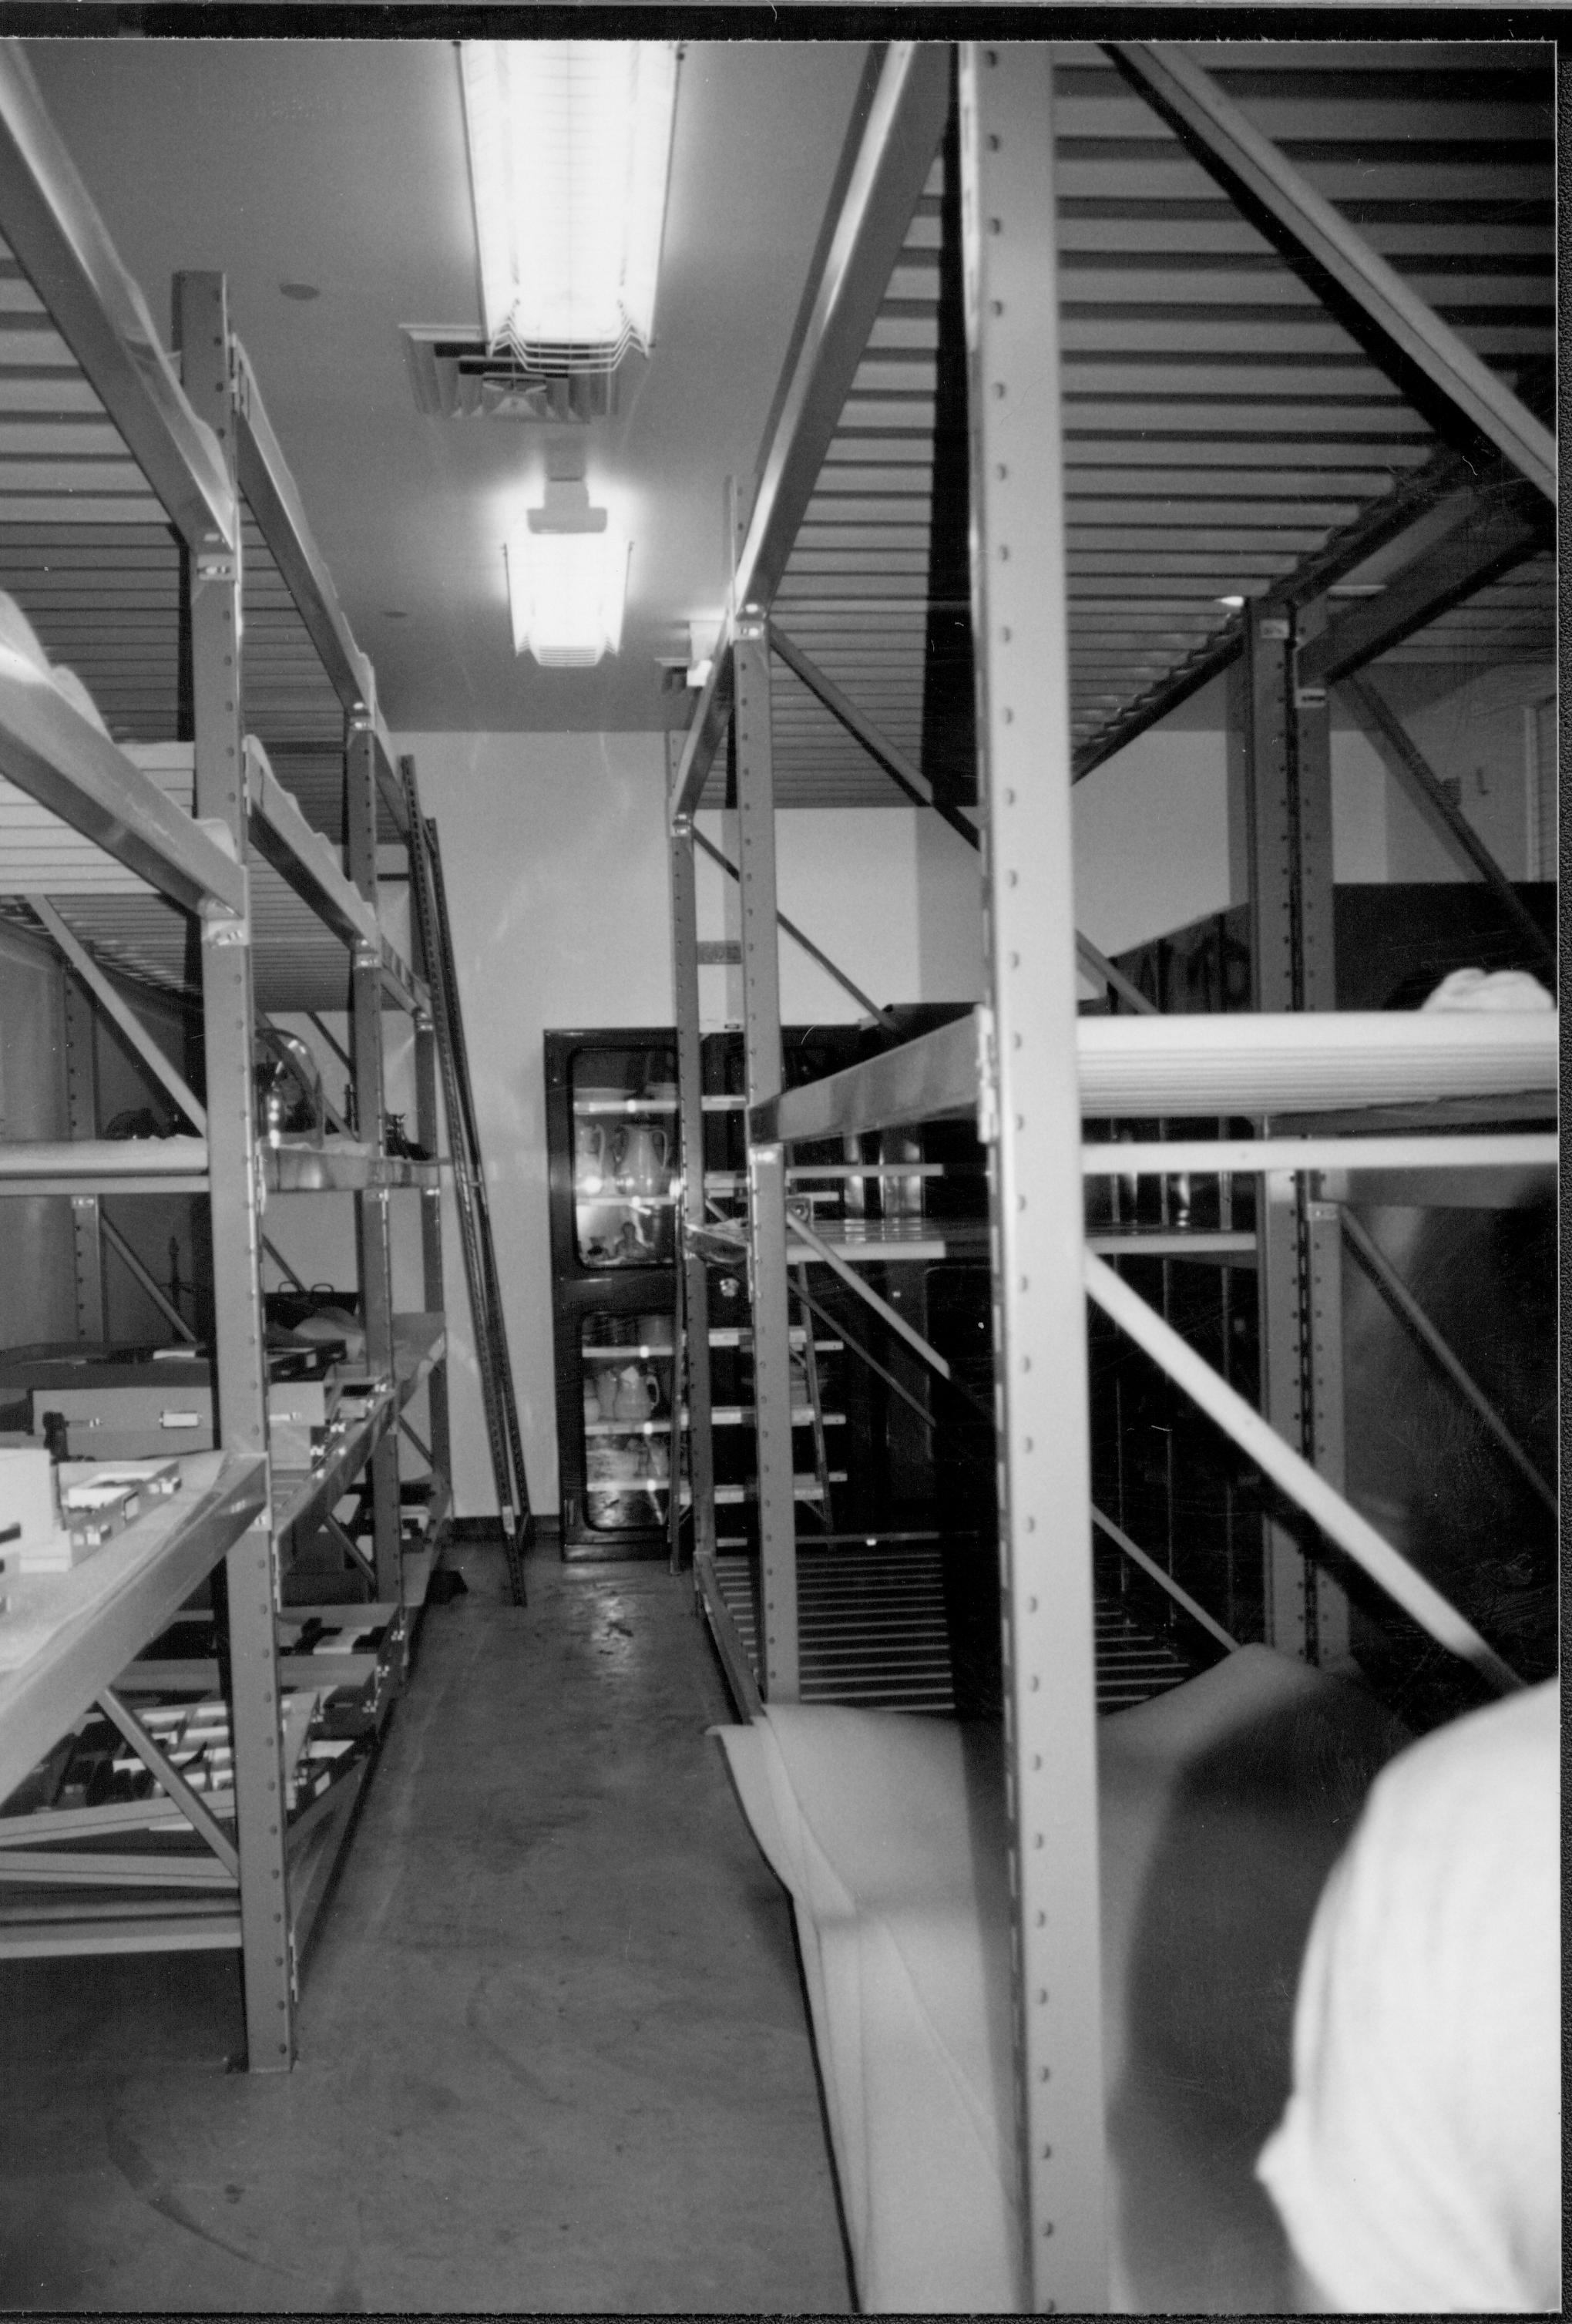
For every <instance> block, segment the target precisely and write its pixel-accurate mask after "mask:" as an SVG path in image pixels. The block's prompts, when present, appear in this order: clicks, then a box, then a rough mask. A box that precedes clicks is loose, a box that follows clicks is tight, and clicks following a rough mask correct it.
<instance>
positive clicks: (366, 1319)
mask: <svg viewBox="0 0 1572 2324" xmlns="http://www.w3.org/2000/svg"><path fill="white" fill-rule="evenodd" d="M376 740H377V738H376V720H375V716H374V713H373V708H372V704H371V703H369V702H363V703H362V704H360V705H358V707H357V708H355V709H354V710H352V711H351V712H350V713H349V715H348V717H347V719H346V720H345V745H344V841H345V868H346V869H347V871H348V872H349V876H350V878H351V879H352V880H353V881H354V884H355V886H356V887H357V888H358V889H359V890H360V892H361V894H362V895H363V897H364V898H365V899H366V902H367V903H368V904H369V905H370V906H371V908H372V912H373V913H374V912H375V910H376V908H377V755H376ZM349 1054H350V1062H351V1065H352V1067H353V1070H354V1119H355V1128H356V1131H357V1133H358V1135H359V1136H360V1138H361V1139H363V1141H364V1143H366V1144H367V1145H369V1146H370V1147H371V1148H372V1152H373V1154H376V1155H379V1156H380V1155H381V1154H382V1148H383V1139H382V1112H383V1105H382V959H381V956H380V954H379V952H378V950H377V948H376V946H374V945H369V944H365V945H356V946H355V948H354V967H353V968H352V970H351V972H350V1017H349ZM354 1210H355V1242H356V1248H357V1251H358V1255H359V1259H360V1296H361V1322H362V1323H363V1325H364V1327H365V1335H366V1363H367V1365H368V1367H369V1369H371V1370H372V1371H373V1372H382V1373H384V1374H385V1375H386V1376H387V1378H388V1379H389V1380H390V1381H391V1379H392V1378H393V1268H392V1236H391V1231H390V1219H389V1192H388V1188H387V1187H386V1185H370V1186H367V1187H365V1188H364V1189H363V1191H362V1192H361V1193H358V1194H356V1195H355V1198H354ZM370 1477H371V1489H372V1550H373V1559H374V1563H375V1566H376V1575H377V1597H378V1599H379V1600H381V1601H382V1603H383V1604H398V1603H399V1602H400V1600H402V1598H403V1594H404V1590H403V1555H402V1549H401V1545H400V1519H399V1439H398V1432H397V1431H396V1430H395V1429H391V1428H390V1429H389V1430H388V1432H387V1434H385V1435H384V1436H383V1437H382V1439H381V1441H380V1443H378V1445H377V1448H376V1450H375V1452H373V1453H372V1458H371V1468H370Z"/></svg>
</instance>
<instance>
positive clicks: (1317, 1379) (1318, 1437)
mask: <svg viewBox="0 0 1572 2324" xmlns="http://www.w3.org/2000/svg"><path fill="white" fill-rule="evenodd" d="M1323 618H1324V615H1323V612H1322V609H1321V608H1320V607H1319V606H1318V607H1316V608H1314V609H1312V610H1310V611H1309V612H1307V613H1301V616H1300V624H1299V626H1300V632H1301V634H1300V636H1299V637H1298V638H1297V639H1296V636H1295V624H1294V622H1293V621H1292V618H1291V616H1290V614H1289V613H1288V611H1287V609H1286V608H1285V607H1284V606H1283V605H1282V604H1280V603H1278V602H1277V601H1275V600H1273V599H1272V598H1266V599H1264V600H1263V601H1261V603H1260V604H1259V605H1256V606H1252V607H1251V608H1250V609H1249V613H1248V619H1247V625H1246V679H1245V697H1246V699H1245V719H1246V724H1245V735H1244V742H1245V752H1244V761H1245V781H1246V811H1247V827H1248V832H1249V871H1250V939H1251V959H1252V977H1253V991H1252V1000H1253V1003H1254V1006H1255V1008H1256V1009H1257V1010H1303V1009H1331V1008H1334V1007H1335V1006H1336V999H1337V996H1336V991H1335V988H1334V982H1333V977H1334V966H1335V964H1334V959H1333V942H1332V818H1331V737H1330V732H1329V726H1330V721H1329V717H1328V708H1327V696H1326V689H1325V687H1320V686H1308V687H1301V686H1300V685H1299V684H1298V681H1297V675H1296V669H1295V656H1296V647H1297V645H1298V644H1300V643H1304V642H1309V641H1310V638H1311V637H1313V636H1314V635H1315V634H1317V633H1318V632H1319V627H1320V624H1321V621H1322V619H1323ZM1259 1241H1260V1267H1259V1299H1260V1320H1261V1330H1260V1344H1261V1409H1262V1411H1263V1413H1264V1415H1265V1416H1266V1418H1267V1419H1268V1420H1270V1421H1271V1423H1272V1425H1273V1428H1275V1429H1276V1430H1277V1432H1278V1434H1280V1435H1281V1436H1282V1437H1283V1438H1284V1439H1285V1440H1286V1442H1287V1443H1290V1444H1292V1446H1293V1448H1294V1450H1295V1452H1302V1453H1303V1454H1304V1455H1305V1457H1306V1458H1307V1459H1313V1460H1315V1461H1316V1462H1317V1464H1318V1466H1323V1464H1324V1467H1323V1473H1325V1474H1326V1475H1327V1476H1328V1480H1330V1481H1331V1482H1332V1483H1334V1484H1340V1482H1341V1473H1342V1465H1343V1462H1342V1433H1343V1419H1342V1298H1341V1267H1342V1254H1341V1236H1340V1230H1339V1227H1338V1219H1337V1213H1336V1211H1335V1209H1334V1208H1333V1207H1332V1206H1330V1205H1326V1204H1317V1203H1311V1202H1310V1201H1309V1199H1308V1197H1307V1195H1306V1194H1305V1192H1304V1190H1303V1189H1302V1187H1301V1182H1300V1180H1299V1179H1298V1178H1297V1177H1296V1176H1294V1175H1293V1174H1292V1173H1291V1172H1288V1171H1269V1172H1267V1173H1265V1174H1264V1176H1263V1179H1262V1209H1261V1218H1260V1225H1259ZM1263 1553H1264V1562H1265V1571H1264V1590H1263V1599H1264V1609H1265V1625H1266V1637H1267V1642H1268V1644H1270V1645H1272V1646H1276V1647H1277V1648H1278V1649H1279V1650H1280V1651H1281V1652H1282V1653H1284V1654H1291V1655H1300V1656H1301V1657H1302V1658H1303V1659H1304V1660H1306V1661H1308V1662H1318V1661H1324V1660H1329V1659H1331V1658H1332V1657H1333V1656H1335V1655H1337V1654H1338V1653H1340V1652H1342V1651H1343V1650H1344V1649H1345V1648H1346V1646H1347V1603H1346V1601H1345V1600H1344V1599H1343V1594H1342V1591H1340V1589H1339V1588H1338V1585H1337V1584H1336V1583H1334V1582H1332V1581H1331V1580H1330V1579H1329V1577H1328V1576H1325V1575H1323V1574H1321V1573H1319V1572H1318V1570H1317V1568H1316V1567H1315V1565H1314V1564H1313V1563H1312V1562H1311V1560H1310V1558H1309V1557H1308V1556H1307V1555H1306V1554H1305V1552H1304V1551H1303V1549H1302V1548H1301V1545H1300V1543H1299V1540H1298V1539H1297V1537H1296V1536H1295V1535H1294V1534H1293V1533H1292V1532H1291V1531H1290V1530H1289V1529H1288V1528H1287V1527H1286V1526H1282V1525H1279V1524H1278V1523H1277V1522H1276V1521H1275V1520H1274V1519H1273V1518H1270V1517H1269V1518H1267V1520H1266V1521H1265V1525H1264V1536H1263ZM1323 1616H1324V1618H1325V1619H1324V1626H1323V1619H1322V1618H1323ZM1323 1629H1324V1634H1323Z"/></svg>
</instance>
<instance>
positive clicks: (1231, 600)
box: [1218, 597, 1245, 613]
mask: <svg viewBox="0 0 1572 2324" xmlns="http://www.w3.org/2000/svg"><path fill="white" fill-rule="evenodd" d="M1244 603H1245V600H1244V599H1243V597H1219V598H1218V604H1219V605H1227V608H1228V610H1229V612H1230V613H1238V612H1239V611H1240V609H1241V607H1242V606H1243V604H1244Z"/></svg>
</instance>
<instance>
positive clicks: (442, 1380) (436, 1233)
mask: <svg viewBox="0 0 1572 2324" xmlns="http://www.w3.org/2000/svg"><path fill="white" fill-rule="evenodd" d="M408 846H409V858H410V862H409V877H410V880H411V881H413V880H414V879H415V876H416V867H415V862H414V855H415V841H414V838H413V836H412V835H409V837H408ZM409 933H410V936H411V938H412V941H413V947H414V954H415V969H416V973H417V974H418V976H419V977H420V978H421V979H422V980H423V982H424V983H425V985H426V989H427V991H428V992H429V991H432V990H433V989H434V988H433V983H432V970H431V964H430V962H429V961H428V960H427V957H426V945H425V927H424V921H423V918H422V916H421V914H420V913H418V912H417V911H414V910H411V912H410V914H409ZM415 1142H416V1144H417V1145H418V1146H419V1147H421V1148H424V1150H425V1151H426V1152H427V1154H440V1153H441V1152H442V1150H443V1148H442V1116H441V1113H440V1111H438V1107H437V1028H436V1026H435V1024H434V1023H433V1021H432V1019H430V1018H429V1017H428V1016H427V1015H425V1014H421V1015H420V1016H418V1017H417V1018H416V1019H415ZM420 1284H421V1290H420V1298H421V1305H422V1306H423V1307H424V1308H425V1311H426V1313H427V1314H428V1315H442V1314H446V1295H445V1291H444V1286H443V1280H442V1188H441V1186H440V1185H436V1186H427V1187H423V1188H422V1190H421V1194H420ZM426 1399H427V1401H426V1409H427V1417H428V1423H429V1434H430V1438H431V1450H430V1454H429V1460H428V1465H429V1467H430V1469H431V1473H432V1479H433V1482H432V1491H433V1493H434V1494H435V1493H436V1491H437V1482H436V1480H437V1479H438V1478H440V1479H441V1480H442V1483H443V1484H444V1485H446V1487H447V1489H448V1491H449V1494H450V1495H451V1492H452V1488H453V1440H452V1422H451V1419H450V1416H449V1413H448V1404H447V1359H446V1356H443V1357H442V1358H441V1360H439V1361H438V1362H437V1363H435V1364H433V1365H432V1367H431V1372H430V1377H429V1379H427V1388H426Z"/></svg>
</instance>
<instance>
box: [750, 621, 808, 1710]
mask: <svg viewBox="0 0 1572 2324" xmlns="http://www.w3.org/2000/svg"><path fill="white" fill-rule="evenodd" d="M736 637H737V644H736V652H735V673H736V688H737V707H736V714H735V715H736V721H737V810H738V811H737V822H738V832H739V847H738V855H739V859H740V870H741V873H742V1023H743V1046H744V1053H745V1056H746V1081H747V1096H748V1102H749V1106H755V1105H760V1104H762V1103H763V1102H765V1101H766V1100H767V1099H768V1098H774V1097H778V1096H779V1095H780V1089H781V1044H780V941H779V937H778V935H777V927H776V889H775V767H774V758H773V752H772V747H771V733H770V714H769V642H768V633H767V630H766V625H765V622H764V620H763V618H762V616H761V615H751V616H750V615H749V614H747V613H744V615H743V617H742V618H741V619H740V621H739V623H738V627H737V632H736ZM748 1236H749V1273H750V1276H751V1289H752V1294H753V1406H754V1430H755V1434H756V1436H757V1440H758V1575H757V1580H756V1589H757V1601H758V1602H757V1605H756V1608H755V1613H756V1617H757V1629H756V1635H757V1637H758V1642H759V1665H760V1668H759V1684H760V1691H761V1692H762V1693H763V1695H764V1697H765V1700H766V1701H772V1702H795V1701H796V1700H797V1696H798V1693H799V1691H800V1686H801V1674H800V1668H799V1659H798V1651H799V1650H798V1640H797V1519H796V1501H795V1495H794V1492H793V1478H792V1410H791V1315H790V1307H789V1301H788V1295H787V1288H786V1149H785V1148H784V1147H782V1146H781V1145H780V1144H779V1143H778V1142H777V1143H772V1144H769V1145H765V1146H756V1145H754V1144H753V1143H752V1141H751V1139H750V1140H749V1148H748Z"/></svg>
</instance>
